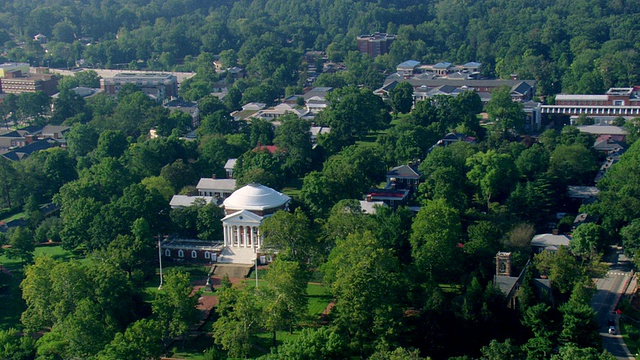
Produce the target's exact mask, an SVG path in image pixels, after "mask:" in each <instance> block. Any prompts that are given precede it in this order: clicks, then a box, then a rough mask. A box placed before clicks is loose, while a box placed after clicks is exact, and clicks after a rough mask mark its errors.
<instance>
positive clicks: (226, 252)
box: [217, 246, 256, 265]
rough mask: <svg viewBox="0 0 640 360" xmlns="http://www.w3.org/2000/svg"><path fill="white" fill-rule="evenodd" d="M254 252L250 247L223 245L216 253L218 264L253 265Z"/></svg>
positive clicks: (254, 259)
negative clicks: (217, 253)
mask: <svg viewBox="0 0 640 360" xmlns="http://www.w3.org/2000/svg"><path fill="white" fill-rule="evenodd" d="M255 261H256V253H255V252H253V249H251V248H238V247H233V248H232V247H228V246H227V247H225V248H224V249H222V251H221V252H220V255H218V259H217V263H218V264H242V265H254V264H255Z"/></svg>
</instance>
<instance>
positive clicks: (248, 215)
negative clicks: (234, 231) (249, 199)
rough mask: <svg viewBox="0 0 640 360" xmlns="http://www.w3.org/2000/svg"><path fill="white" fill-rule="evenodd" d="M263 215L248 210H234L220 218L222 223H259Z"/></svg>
mask: <svg viewBox="0 0 640 360" xmlns="http://www.w3.org/2000/svg"><path fill="white" fill-rule="evenodd" d="M262 219H263V217H262V216H260V215H257V214H255V213H253V212H251V211H249V210H240V211H236V212H234V213H233V214H230V215H227V216H226V217H224V218H223V219H222V223H223V224H243V225H245V224H246V225H260V224H261V223H262Z"/></svg>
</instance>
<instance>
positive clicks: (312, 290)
mask: <svg viewBox="0 0 640 360" xmlns="http://www.w3.org/2000/svg"><path fill="white" fill-rule="evenodd" d="M307 295H308V297H309V305H308V309H309V310H308V312H309V317H310V320H312V321H313V320H317V319H318V317H319V316H320V314H322V312H323V311H324V309H326V308H327V305H329V302H331V293H330V292H329V287H328V286H326V285H322V284H309V285H307Z"/></svg>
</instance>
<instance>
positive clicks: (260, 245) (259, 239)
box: [256, 228, 262, 249]
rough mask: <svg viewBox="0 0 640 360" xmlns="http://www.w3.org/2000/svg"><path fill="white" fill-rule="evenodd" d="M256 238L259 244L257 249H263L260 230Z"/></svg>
mask: <svg viewBox="0 0 640 360" xmlns="http://www.w3.org/2000/svg"><path fill="white" fill-rule="evenodd" d="M256 236H257V237H258V239H257V240H258V241H257V242H258V243H257V244H256V248H258V249H260V248H261V247H262V237H261V236H260V228H258V231H257V233H256Z"/></svg>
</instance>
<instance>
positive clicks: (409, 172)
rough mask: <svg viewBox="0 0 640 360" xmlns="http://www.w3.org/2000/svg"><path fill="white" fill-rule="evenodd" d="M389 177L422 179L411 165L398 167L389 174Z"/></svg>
mask: <svg viewBox="0 0 640 360" xmlns="http://www.w3.org/2000/svg"><path fill="white" fill-rule="evenodd" d="M387 176H389V177H396V178H397V177H400V178H420V174H418V172H417V171H415V170H414V169H413V168H411V167H410V166H409V165H400V166H396V167H394V168H393V169H391V170H389V172H388V173H387Z"/></svg>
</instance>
